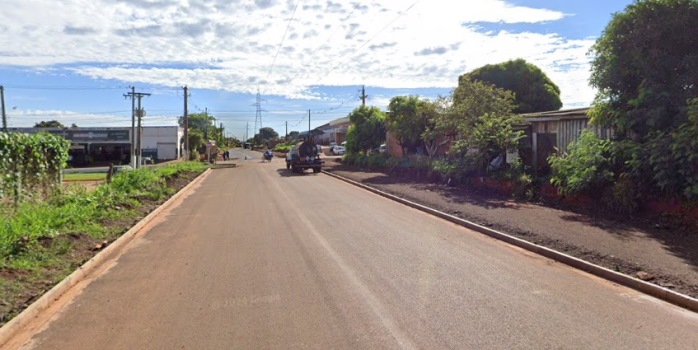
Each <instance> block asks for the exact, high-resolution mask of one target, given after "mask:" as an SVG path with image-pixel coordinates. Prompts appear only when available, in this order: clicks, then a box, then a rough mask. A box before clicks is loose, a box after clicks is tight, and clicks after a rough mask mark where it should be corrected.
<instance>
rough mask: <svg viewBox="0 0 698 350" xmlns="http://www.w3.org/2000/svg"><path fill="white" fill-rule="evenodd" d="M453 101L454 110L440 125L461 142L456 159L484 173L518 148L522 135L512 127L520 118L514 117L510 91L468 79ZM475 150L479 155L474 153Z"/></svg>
mask: <svg viewBox="0 0 698 350" xmlns="http://www.w3.org/2000/svg"><path fill="white" fill-rule="evenodd" d="M452 99H453V104H452V106H451V107H450V109H449V111H448V113H446V114H445V115H444V116H443V117H442V118H441V120H440V121H439V123H440V124H441V125H440V128H442V129H444V130H455V131H456V132H457V134H458V136H459V139H458V140H456V141H455V142H454V144H453V147H452V152H453V153H454V154H456V156H457V157H462V158H464V159H465V160H466V162H468V163H470V164H471V165H472V166H473V167H475V169H476V170H478V171H484V170H486V165H487V164H488V163H489V161H490V160H492V158H493V157H496V156H498V155H501V154H502V153H503V152H504V151H505V150H506V149H511V148H516V147H517V146H518V139H519V138H521V133H520V132H518V131H514V129H513V126H514V124H516V123H518V122H520V121H521V118H520V117H519V116H517V115H515V114H514V113H513V111H514V96H513V93H512V92H511V91H507V90H504V89H500V88H497V87H495V86H494V85H490V84H487V83H483V82H481V81H478V80H475V81H470V80H467V79H465V80H463V81H461V82H460V84H459V85H458V87H457V88H456V89H455V90H454V91H453V97H452ZM473 149H477V152H474V153H473V152H471V150H473Z"/></svg>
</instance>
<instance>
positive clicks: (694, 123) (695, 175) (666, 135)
mask: <svg viewBox="0 0 698 350" xmlns="http://www.w3.org/2000/svg"><path fill="white" fill-rule="evenodd" d="M688 117H689V118H688V121H687V122H685V123H683V124H681V125H680V126H679V127H678V128H676V129H674V130H672V131H670V132H666V131H657V132H654V133H652V134H650V135H649V137H648V141H647V142H646V147H645V148H644V149H645V150H646V152H647V153H646V154H647V159H648V160H649V166H650V167H651V169H652V173H653V175H654V176H653V180H654V182H655V183H656V185H657V186H658V187H659V188H660V189H661V190H662V191H664V192H665V193H667V194H669V195H673V194H679V195H682V196H684V197H686V198H688V199H695V198H698V98H696V99H693V100H692V101H691V102H690V104H689V112H688Z"/></svg>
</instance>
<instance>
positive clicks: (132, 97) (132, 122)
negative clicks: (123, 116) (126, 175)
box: [124, 86, 136, 169]
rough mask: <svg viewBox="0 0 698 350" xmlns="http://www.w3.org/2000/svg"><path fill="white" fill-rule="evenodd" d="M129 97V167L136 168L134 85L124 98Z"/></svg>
mask: <svg viewBox="0 0 698 350" xmlns="http://www.w3.org/2000/svg"><path fill="white" fill-rule="evenodd" d="M129 97H130V98H131V167H133V168H134V169H135V168H136V154H135V152H136V87H134V86H131V92H130V93H128V94H124V98H129Z"/></svg>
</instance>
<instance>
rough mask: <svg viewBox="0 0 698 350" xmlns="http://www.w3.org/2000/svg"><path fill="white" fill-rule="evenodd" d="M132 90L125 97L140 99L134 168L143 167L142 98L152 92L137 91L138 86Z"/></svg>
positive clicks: (137, 111)
mask: <svg viewBox="0 0 698 350" xmlns="http://www.w3.org/2000/svg"><path fill="white" fill-rule="evenodd" d="M131 89H132V92H129V93H128V94H127V95H124V97H127V96H131V98H137V99H138V109H137V110H136V113H137V114H138V130H137V131H138V132H137V135H135V137H134V143H136V144H137V145H136V152H135V157H134V159H135V161H136V163H135V167H134V168H140V167H141V156H142V154H141V153H142V136H143V135H142V134H143V129H142V127H141V119H142V118H143V114H144V113H143V108H141V99H142V98H143V96H150V94H146V93H143V92H136V88H134V87H132V88H131Z"/></svg>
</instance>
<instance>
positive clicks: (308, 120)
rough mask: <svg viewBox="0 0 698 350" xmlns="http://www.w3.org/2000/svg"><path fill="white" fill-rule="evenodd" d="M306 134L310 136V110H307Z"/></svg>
mask: <svg viewBox="0 0 698 350" xmlns="http://www.w3.org/2000/svg"><path fill="white" fill-rule="evenodd" d="M308 136H310V110H308Z"/></svg>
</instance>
